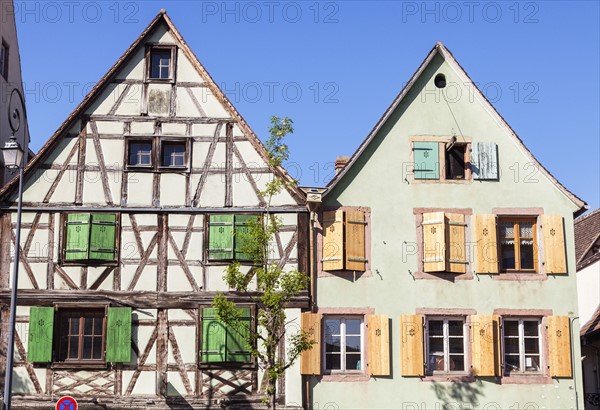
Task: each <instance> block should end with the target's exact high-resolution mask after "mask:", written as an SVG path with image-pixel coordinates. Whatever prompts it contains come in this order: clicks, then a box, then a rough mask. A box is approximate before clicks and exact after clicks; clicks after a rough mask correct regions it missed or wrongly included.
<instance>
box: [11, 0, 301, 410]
mask: <svg viewBox="0 0 600 410" xmlns="http://www.w3.org/2000/svg"><path fill="white" fill-rule="evenodd" d="M157 33H158V34H157ZM165 33H166V34H165ZM161 35H162V36H167V35H168V36H169V39H168V40H166V41H167V45H166V46H164V48H165V49H171V50H172V52H171V55H172V61H171V66H170V67H171V68H170V69H171V70H178V68H177V67H178V66H182V64H183V63H184V62H186V61H187V64H189V66H190V67H191V69H190V70H191V71H192V72H193V74H194V76H192V75H191V74H189V75H188V77H194V78H191V79H190V78H187V79H186V78H183V79H182V80H181V81H180V80H179V78H180V76H179V75H175V74H176V73H179V71H173V72H172V78H170V79H169V81H163V82H156V81H153V80H151V79H148V78H147V77H148V72H147V69H146V68H144V69H143V70H142V72H141V75H140V76H139V78H131V77H127V76H125V78H123V74H121V73H122V72H123V70H125V72H128V73H129V71H127V70H126V68H127V67H130V66H131V65H135V64H136V63H138V62H140V63H141V64H142V65H144V64H147V61H148V55H149V54H148V53H149V51H148V50H149V49H150V47H152V46H156V45H158V46H160V42H161V41H163V40H160V38H161ZM157 39H159V40H157ZM161 47H162V46H161ZM133 71H134V70H132V71H131V72H133ZM128 75H129V74H128ZM157 84H158V85H157ZM153 87H154V88H153ZM156 87H163V88H164V89H165V90H166V89H167V88H168V91H165V92H164V93H163V94H160V93H162V92H163V91H161V90H162V88H156ZM134 90H140V93H139V96H138V97H139V98H138V99H136V100H135V101H134V102H135V104H134V106H135V107H138V108H139V109H138V108H136V109H137V110H138V111H137V114H135V113H132V111H131V106H128V104H130V103H131V99H132V97H131V93H133V92H134ZM157 90H158V91H157ZM199 90H204V91H207V92H208V93H209V94H208V96H207V97H206V98H204V97H203V98H200V97H199V95H200V94H199V93H200V92H201V91H199ZM153 92H154V93H155V95H161V96H163V97H165V98H166V103H165V104H166V105H165V106H166V107H167V108H166V111H165V112H164V113H162V114H156V113H153V112H152V110H151V107H149V105H148V98H150V97H149V96H150V95H152V93H153ZM107 93H108V94H107ZM107 95H110V98H108V97H107ZM161 98H162V97H161ZM181 99H185V100H181ZM98 101H100V103H99V102H98ZM107 101H108V103H107ZM207 101H208V102H207ZM105 103H106V104H107V106H106V107H105V108H103V110H100V109H99V108H98V107H100V106H103V105H102V104H105ZM106 104H105V105H106ZM211 104H213V105H212V106H211ZM216 104H218V105H219V106H220V107H221V108H219V109H216V108H214V106H215V105H216ZM181 110H185V111H186V113H178V111H181ZM190 112H191V113H190ZM140 114H141V115H140ZM180 114H181V115H180ZM140 129H143V130H147V131H144V132H140V131H139V130H140ZM136 130H137V131H136ZM136 138H138V139H144V138H145V139H148V140H152V141H153V146H156V145H157V146H158V147H157V148H154V150H153V154H152V155H154V158H155V160H156V161H160V155H161V151H160V148H159V147H160V143H161V141H178V142H179V141H181V142H184V143H185V147H186V151H185V163H186V166H185V167H183V168H177V169H163V168H161V167H160V166H158V165H160V163H156V164H155V165H157V166H156V167H155V168H154V169H147V170H146V169H137V168H135V169H134V168H129V167H128V166H127V163H128V151H127V149H128V146H127V144H128V141H129V140H130V139H131V140H134V139H136ZM249 157H250V159H248V158H249ZM257 158H258V159H260V161H258V159H257ZM257 161H258V162H257ZM270 177H278V178H282V179H284V180H285V181H287V182H290V181H291V180H292V179H291V178H290V177H289V176H288V175H287V173H286V172H285V170H284V169H282V168H272V167H270V166H269V165H268V158H267V154H266V151H265V149H264V147H263V146H262V144H261V143H260V140H259V139H258V138H257V137H256V135H255V134H254V133H253V131H252V130H251V129H250V127H249V126H248V125H247V124H246V122H245V121H244V119H243V118H242V117H241V115H240V114H239V113H238V112H237V111H236V110H235V108H234V107H233V105H231V103H230V102H229V100H228V99H227V97H226V96H225V95H224V94H223V93H222V92H221V90H219V88H218V87H217V86H216V84H215V83H214V81H213V80H212V78H211V77H210V76H209V74H208V73H207V72H206V70H205V69H204V67H203V66H202V65H201V64H200V62H199V61H198V60H197V58H196V57H195V56H194V54H193V53H192V51H191V50H190V49H189V47H188V46H187V44H186V43H185V41H184V40H183V38H182V37H181V35H180V34H179V32H178V31H177V29H176V28H175V26H174V25H173V23H172V22H171V20H170V19H169V17H168V16H167V15H166V13H165V12H163V11H161V12H160V13H159V14H158V15H157V16H156V17H155V19H154V20H153V21H152V22H151V23H150V25H149V26H148V27H147V28H146V29H145V30H144V32H142V34H141V35H140V37H138V39H136V40H135V42H134V43H133V44H132V45H131V47H130V48H129V49H128V50H127V51H126V52H125V53H124V54H123V56H122V57H121V58H120V59H119V60H118V61H117V62H116V64H115V65H114V66H113V67H112V68H111V69H110V70H109V72H108V73H107V74H106V75H105V76H104V77H103V78H102V79H101V80H100V82H99V83H98V84H97V85H96V86H95V87H94V88H93V89H92V90H91V91H90V93H89V94H88V95H87V96H86V97H85V98H84V100H83V101H82V103H81V104H80V105H79V106H78V107H77V108H76V109H75V111H74V112H73V113H72V114H71V115H70V116H69V117H68V118H67V119H66V121H65V122H64V123H63V124H62V125H61V126H60V127H59V129H58V130H57V131H56V133H55V134H54V135H53V136H52V137H51V138H50V139H49V141H48V142H47V143H46V144H45V145H44V146H43V147H42V149H41V150H40V152H39V153H38V154H37V155H36V157H34V158H33V159H32V161H30V163H29V164H28V165H27V167H26V169H25V177H24V178H25V189H24V200H23V223H22V225H21V229H22V236H21V237H22V239H21V243H20V244H16V243H15V229H16V223H15V221H16V216H15V215H16V203H15V202H16V184H17V182H18V181H16V179H13V180H12V181H11V182H10V183H9V184H7V185H6V186H5V187H3V188H2V189H0V239H1V241H2V247H1V248H0V320H1V323H2V324H5V323H8V321H9V304H10V286H12V284H11V283H10V272H11V270H12V266H13V264H14V263H15V262H18V263H19V264H20V277H19V284H18V286H19V291H18V305H19V308H18V311H17V329H16V334H15V345H16V346H15V350H16V357H15V374H16V376H15V386H16V387H17V389H15V391H14V393H13V403H12V407H13V408H15V409H21V408H22V409H32V408H49V407H52V406H53V405H54V403H55V402H56V399H57V398H59V397H60V396H63V395H71V396H74V397H75V398H77V399H78V400H79V401H80V408H86V409H87V408H88V407H89V408H97V405H96V404H92V403H90V402H91V400H93V399H95V401H96V402H97V403H98V405H99V406H102V408H106V409H138V408H140V409H141V408H152V409H178V408H181V409H195V408H202V409H204V408H213V407H214V408H223V407H224V406H225V407H228V406H229V407H231V408H237V407H240V406H247V407H251V408H263V404H262V403H261V398H262V394H263V392H264V389H265V387H266V384H265V383H264V378H262V372H261V371H260V370H259V368H258V366H257V365H252V366H208V365H200V363H199V362H200V355H199V351H200V348H201V345H200V338H199V337H198V332H199V326H200V308H201V306H210V305H211V304H212V301H213V298H214V297H215V296H216V295H217V294H218V293H219V292H221V293H224V294H225V295H226V296H227V297H228V298H229V299H230V300H232V301H234V302H235V303H238V304H253V303H254V302H253V297H255V296H257V295H258V293H257V292H250V293H237V292H231V291H230V290H229V289H228V288H227V286H226V285H225V284H224V283H223V280H222V275H223V272H224V269H225V267H226V263H223V262H215V261H211V260H209V259H208V257H207V252H206V251H205V250H206V246H207V244H208V242H209V238H208V234H209V229H208V224H207V221H208V218H209V215H212V214H256V215H261V214H262V213H263V212H264V210H265V206H266V202H267V200H266V199H265V198H264V197H263V194H262V193H261V189H262V187H263V184H264V181H265V179H267V178H270ZM174 198H175V199H174ZM270 211H271V212H272V213H274V214H275V215H277V216H279V217H281V218H282V221H283V226H282V227H281V229H280V231H279V232H278V233H277V234H276V235H275V240H274V242H275V243H274V256H273V259H274V260H276V261H277V263H278V264H279V265H280V266H281V267H283V268H286V269H298V270H300V271H302V272H306V273H308V269H309V266H310V263H309V245H308V238H309V229H308V217H309V214H308V211H307V208H306V206H305V195H304V194H303V193H302V192H301V191H300V190H299V189H297V188H295V187H291V185H290V186H288V184H286V190H285V191H284V192H283V193H282V195H281V198H279V200H278V202H277V203H276V204H274V205H273V206H271V207H270ZM69 213H89V214H94V213H111V214H115V215H116V220H117V222H116V232H117V234H116V239H115V247H116V248H115V258H114V261H86V262H85V263H84V262H77V261H76V262H72V261H69V262H67V261H65V260H64V259H65V258H64V255H63V252H64V245H65V242H66V240H67V239H66V236H67V231H66V227H65V226H66V224H65V222H66V215H67V214H69ZM15 246H20V249H21V254H20V258H19V261H14V260H13V249H14V247H15ZM243 265H244V268H245V269H248V270H249V271H250V268H251V266H250V264H243ZM74 306H78V307H83V306H85V307H108V308H110V307H130V308H131V309H132V312H133V314H132V337H131V351H132V353H131V360H130V361H129V362H127V363H106V364H105V365H101V366H95V367H90V366H86V365H83V364H72V365H68V366H64V364H61V363H55V362H50V363H31V362H29V361H28V360H27V343H28V325H29V309H30V308H31V307H54V308H55V310H56V309H61V308H66V307H71V308H72V307H74ZM308 306H309V296H308V291H307V292H305V293H303V294H301V295H299V296H297V297H296V298H294V299H293V300H291V301H290V303H289V304H288V306H287V308H288V309H290V311H292V310H293V311H295V312H297V313H298V314H299V312H300V310H301V309H307V308H308ZM6 330H7V329H6V328H5V327H4V326H3V327H2V334H1V335H0V374H1V376H0V385H2V384H3V383H2V382H3V380H2V379H3V377H4V366H5V364H6ZM55 340H56V339H55ZM280 347H281V349H282V351H285V344H284V343H282V344H281V346H280ZM284 383H285V380H281V381H280V384H279V386H278V387H279V392H280V395H279V398H278V399H279V401H280V403H282V404H283V403H285V397H284V395H283V392H284V391H285V384H284ZM298 388H300V386H298Z"/></svg>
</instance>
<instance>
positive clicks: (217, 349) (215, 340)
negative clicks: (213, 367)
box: [200, 308, 226, 363]
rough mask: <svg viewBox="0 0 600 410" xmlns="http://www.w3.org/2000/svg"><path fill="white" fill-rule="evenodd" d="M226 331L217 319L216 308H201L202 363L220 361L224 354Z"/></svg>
mask: <svg viewBox="0 0 600 410" xmlns="http://www.w3.org/2000/svg"><path fill="white" fill-rule="evenodd" d="M225 335H226V332H225V326H224V325H223V323H222V322H221V321H220V320H219V319H217V309H214V308H204V309H202V351H201V356H200V358H201V362H202V363H220V362H224V361H225V356H226V348H225V346H226V337H225Z"/></svg>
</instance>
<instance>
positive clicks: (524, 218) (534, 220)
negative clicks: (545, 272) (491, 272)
mask: <svg viewBox="0 0 600 410" xmlns="http://www.w3.org/2000/svg"><path fill="white" fill-rule="evenodd" d="M503 220H504V221H510V222H516V223H515V224H513V230H514V235H515V236H513V237H512V239H513V242H514V244H513V249H514V259H515V267H514V268H511V269H505V268H504V267H503V266H502V265H503V259H502V236H501V227H502V221H503ZM522 222H528V223H531V226H532V235H533V237H532V238H531V240H532V241H533V269H524V268H521V243H520V242H521V236H520V234H521V229H520V228H521V225H520V224H521V223H522ZM517 223H518V225H517ZM517 226H518V229H517ZM537 231H538V215H514V216H513V215H502V214H499V215H496V235H497V239H496V240H497V244H498V246H497V250H498V272H499V273H500V274H503V273H525V274H527V273H529V274H538V273H540V268H539V263H538V261H539V246H538V240H539V238H538V236H537V235H538V234H537ZM528 239H529V238H528Z"/></svg>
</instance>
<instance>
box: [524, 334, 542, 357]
mask: <svg viewBox="0 0 600 410" xmlns="http://www.w3.org/2000/svg"><path fill="white" fill-rule="evenodd" d="M539 352H540V342H539V339H538V338H537V337H536V338H525V353H535V354H538V353H539Z"/></svg>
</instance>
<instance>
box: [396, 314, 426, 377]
mask: <svg viewBox="0 0 600 410" xmlns="http://www.w3.org/2000/svg"><path fill="white" fill-rule="evenodd" d="M424 363H425V361H424V359H423V316H421V315H401V316H400V368H401V369H400V373H401V375H402V376H424V375H425V366H424Z"/></svg>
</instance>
